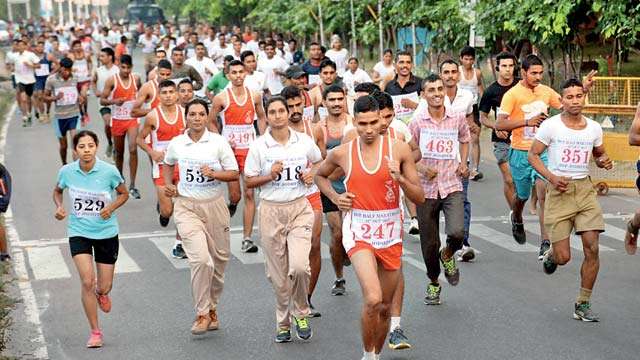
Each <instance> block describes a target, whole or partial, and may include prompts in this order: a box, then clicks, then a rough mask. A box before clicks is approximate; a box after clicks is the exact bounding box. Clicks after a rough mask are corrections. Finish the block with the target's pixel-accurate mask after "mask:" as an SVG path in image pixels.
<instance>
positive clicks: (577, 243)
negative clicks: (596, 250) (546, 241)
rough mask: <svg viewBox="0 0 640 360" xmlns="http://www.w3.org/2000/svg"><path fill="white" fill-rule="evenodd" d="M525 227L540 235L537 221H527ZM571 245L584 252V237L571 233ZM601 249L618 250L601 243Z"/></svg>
mask: <svg viewBox="0 0 640 360" xmlns="http://www.w3.org/2000/svg"><path fill="white" fill-rule="evenodd" d="M524 229H525V230H527V231H528V232H530V233H534V234H536V235H537V236H540V225H538V224H537V223H536V224H534V223H525V224H524ZM569 246H571V247H572V248H574V249H576V250H578V251H580V252H582V251H583V249H582V238H580V236H577V235H576V234H573V233H572V234H571V237H570V239H569ZM600 251H616V250H615V249H612V248H610V247H608V246H605V245H602V244H600Z"/></svg>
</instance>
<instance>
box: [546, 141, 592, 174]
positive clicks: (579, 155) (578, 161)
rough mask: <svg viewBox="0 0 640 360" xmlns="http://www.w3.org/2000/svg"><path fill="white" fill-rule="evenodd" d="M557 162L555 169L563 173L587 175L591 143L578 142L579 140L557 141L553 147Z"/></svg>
mask: <svg viewBox="0 0 640 360" xmlns="http://www.w3.org/2000/svg"><path fill="white" fill-rule="evenodd" d="M554 150H555V151H556V154H554V155H555V156H554V157H555V159H556V160H557V162H558V163H557V164H556V166H557V168H558V170H560V171H563V172H570V173H571V172H575V173H587V174H588V173H589V160H590V159H591V151H592V150H593V143H592V142H590V141H580V140H579V139H576V140H571V139H567V140H564V139H559V140H558V143H557V146H554Z"/></svg>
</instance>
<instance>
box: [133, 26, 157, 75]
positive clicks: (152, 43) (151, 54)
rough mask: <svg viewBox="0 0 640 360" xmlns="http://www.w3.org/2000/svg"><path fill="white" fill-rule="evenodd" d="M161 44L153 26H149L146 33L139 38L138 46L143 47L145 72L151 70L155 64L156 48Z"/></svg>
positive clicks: (145, 30)
mask: <svg viewBox="0 0 640 360" xmlns="http://www.w3.org/2000/svg"><path fill="white" fill-rule="evenodd" d="M158 44H160V39H158V37H157V36H155V35H154V34H153V28H152V27H151V26H147V27H145V29H144V35H143V36H140V37H139V38H138V47H141V48H142V56H143V57H144V72H145V74H149V71H151V69H153V67H154V66H155V55H156V54H155V50H156V48H157V47H158Z"/></svg>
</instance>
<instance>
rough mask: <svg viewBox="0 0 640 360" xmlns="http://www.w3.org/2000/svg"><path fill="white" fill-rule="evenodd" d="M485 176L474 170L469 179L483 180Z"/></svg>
mask: <svg viewBox="0 0 640 360" xmlns="http://www.w3.org/2000/svg"><path fill="white" fill-rule="evenodd" d="M483 177H484V174H483V173H482V172H480V171H478V170H472V171H471V174H469V179H470V180H472V181H478V180H482V178H483Z"/></svg>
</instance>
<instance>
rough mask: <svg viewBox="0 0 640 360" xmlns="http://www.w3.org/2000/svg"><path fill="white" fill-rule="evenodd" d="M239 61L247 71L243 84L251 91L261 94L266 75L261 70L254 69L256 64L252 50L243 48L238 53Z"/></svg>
mask: <svg viewBox="0 0 640 360" xmlns="http://www.w3.org/2000/svg"><path fill="white" fill-rule="evenodd" d="M240 61H242V63H243V64H244V68H245V70H246V72H247V74H246V76H245V77H244V84H245V85H246V86H247V88H249V90H251V91H252V92H254V93H258V94H260V95H262V93H263V92H264V86H265V81H266V76H265V74H264V73H263V72H261V71H258V70H256V68H257V66H258V63H257V61H256V56H255V55H254V53H253V52H252V51H250V50H245V51H243V52H242V54H241V55H240Z"/></svg>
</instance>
